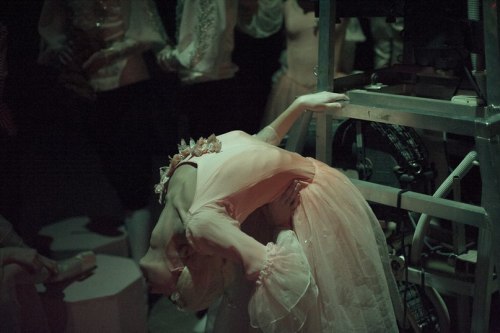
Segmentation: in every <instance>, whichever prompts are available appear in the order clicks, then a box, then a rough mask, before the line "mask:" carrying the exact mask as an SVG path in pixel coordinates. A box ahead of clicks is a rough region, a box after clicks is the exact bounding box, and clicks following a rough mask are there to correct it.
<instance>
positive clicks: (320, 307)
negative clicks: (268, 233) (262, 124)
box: [184, 131, 398, 333]
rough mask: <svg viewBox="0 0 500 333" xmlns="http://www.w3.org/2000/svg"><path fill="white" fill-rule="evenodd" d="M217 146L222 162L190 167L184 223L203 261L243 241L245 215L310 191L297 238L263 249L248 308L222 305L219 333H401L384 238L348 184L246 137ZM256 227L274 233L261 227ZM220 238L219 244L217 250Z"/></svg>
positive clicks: (214, 159)
mask: <svg viewBox="0 0 500 333" xmlns="http://www.w3.org/2000/svg"><path fill="white" fill-rule="evenodd" d="M217 138H218V139H219V140H220V141H221V142H222V150H221V151H220V152H219V153H213V154H206V155H203V156H200V157H193V158H191V159H190V160H189V163H193V164H195V165H196V166H197V169H198V171H197V175H198V176H197V185H196V193H195V197H194V201H193V204H192V206H191V208H190V209H189V212H188V218H187V220H186V221H184V224H185V228H186V234H187V237H188V240H189V241H190V242H191V244H192V245H193V247H194V248H195V250H196V251H198V253H199V254H201V255H217V253H216V252H215V251H216V250H214V249H216V248H220V246H224V244H223V243H224V242H225V241H226V240H227V239H231V240H232V241H235V240H237V239H238V237H243V236H244V235H246V234H244V233H243V231H242V230H243V229H244V227H245V223H247V221H248V220H249V216H250V215H252V213H254V212H256V211H258V209H259V207H262V206H263V205H265V204H267V203H269V202H271V201H273V200H274V199H276V198H277V197H278V196H279V195H280V194H281V193H282V192H283V191H284V190H285V189H286V188H287V187H288V185H289V184H290V182H291V181H293V180H294V179H302V180H305V181H308V182H309V185H308V186H307V187H306V188H304V189H302V190H301V192H300V195H301V203H300V205H299V207H298V208H297V209H296V212H295V213H294V216H293V226H294V230H293V231H292V230H289V231H282V232H281V233H279V235H278V237H277V240H275V242H269V243H267V245H266V251H267V256H266V259H265V261H264V262H263V263H262V270H261V271H260V274H259V277H258V280H257V281H256V282H252V283H251V284H250V285H249V288H247V291H248V295H247V296H244V297H247V298H245V301H243V302H242V301H241V299H239V301H238V302H239V305H240V307H239V308H238V306H236V305H235V302H233V304H231V302H229V301H228V302H224V301H223V302H222V305H221V307H226V308H225V309H224V308H222V309H220V310H219V311H218V313H219V315H218V318H217V320H216V321H217V322H218V327H219V328H218V330H216V331H228V332H229V331H231V332H234V329H235V328H234V327H235V326H234V325H236V326H238V325H239V326H240V329H242V330H241V332H243V331H248V329H249V328H250V327H253V328H250V330H253V329H256V330H257V331H259V330H260V331H263V332H286V333H289V332H311V333H318V332H342V333H346V332H384V333H386V332H398V328H397V324H396V319H395V314H394V310H393V303H392V302H393V301H394V302H397V299H398V296H397V290H396V284H395V281H394V279H393V277H392V274H391V272H390V267H389V264H388V256H387V248H386V245H385V238H384V235H383V233H382V230H381V229H380V226H379V223H378V221H377V219H376V217H375V216H374V214H373V213H372V211H371V209H370V208H369V206H368V204H367V203H366V201H365V200H364V199H363V197H362V196H361V194H360V193H359V192H358V190H357V189H356V188H355V187H354V186H353V185H352V184H351V182H350V181H349V180H348V179H347V178H346V177H345V176H344V175H343V174H342V173H340V172H339V171H337V170H335V169H333V168H331V167H329V166H327V165H325V164H323V163H322V162H319V161H317V160H315V159H312V158H305V157H302V156H300V155H299V154H296V153H293V152H289V151H286V150H283V149H280V148H278V147H276V146H273V145H270V144H267V143H265V142H262V141H260V140H258V139H257V138H255V137H253V136H251V135H248V134H246V133H244V132H241V131H234V132H229V133H226V134H223V135H220V136H218V137H217ZM254 220H255V219H254ZM258 223H259V221H258V218H257V226H258ZM260 223H261V224H262V228H263V229H265V228H268V227H269V226H268V222H267V221H266V220H265V219H262V220H260ZM257 229H258V228H257ZM254 230H255V229H254ZM246 232H247V234H248V235H250V236H252V235H253V233H254V232H255V233H258V232H256V231H246ZM217 233H219V235H217ZM218 236H220V237H218ZM207 239H210V241H207ZM214 239H220V244H217V246H214V244H213V242H214ZM243 279H244V278H243ZM243 284H244V283H243ZM242 293H244V291H242ZM226 296H227V295H226ZM231 297H234V291H233V294H232V296H231ZM244 297H243V298H244ZM231 323H232V324H231ZM235 323H236V324H235ZM221 325H222V326H221ZM224 325H226V329H224ZM231 325H233V326H231ZM216 326H217V325H216ZM221 327H223V328H221ZM229 327H232V328H229Z"/></svg>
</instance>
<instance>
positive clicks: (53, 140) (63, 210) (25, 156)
mask: <svg viewBox="0 0 500 333" xmlns="http://www.w3.org/2000/svg"><path fill="white" fill-rule="evenodd" d="M21 155H22V159H21V161H22V177H21V179H20V182H21V184H20V187H21V188H22V189H26V191H24V193H23V201H22V203H23V205H22V207H21V210H20V212H21V215H20V221H21V224H22V225H24V226H25V228H29V227H30V226H35V227H36V226H43V225H46V224H50V223H53V222H56V221H59V220H61V219H64V218H67V217H72V216H80V215H90V214H102V213H108V214H119V212H120V205H119V203H118V200H117V198H116V195H115V193H114V191H113V189H112V188H111V186H110V185H109V184H108V182H107V181H106V179H105V178H104V176H103V174H102V172H101V169H100V165H99V161H98V159H97V157H96V155H95V153H94V152H93V149H92V148H91V147H90V145H89V144H88V142H86V141H85V140H84V139H82V136H81V135H80V134H79V133H78V132H74V131H67V130H66V133H64V135H62V134H61V133H58V132H57V131H53V132H52V133H51V134H50V135H48V136H47V137H41V138H39V139H38V140H37V141H36V142H33V143H32V145H31V146H30V147H28V149H25V150H23V151H22V153H21ZM166 161H167V156H166V155H165V156H163V155H160V154H159V155H158V156H157V158H156V160H155V165H156V166H161V165H163V164H165V163H166ZM155 199H156V198H152V202H151V207H152V211H153V219H154V220H155V219H156V218H157V216H158V215H159V209H160V207H159V205H158V204H156V201H155ZM499 308H500V302H499V297H498V295H496V296H495V297H494V300H493V304H492V316H491V317H492V328H491V330H490V332H500V318H498V312H496V311H498V309H499ZM203 323H204V322H203V319H202V320H200V319H199V318H197V317H196V316H195V315H194V314H189V313H184V312H180V311H178V310H177V309H176V308H175V307H174V306H173V305H172V304H171V303H170V302H169V301H168V300H167V299H165V298H159V299H157V300H156V301H155V302H153V304H152V306H151V309H150V315H149V322H148V324H149V330H150V332H151V333H160V332H162V333H163V332H169V333H197V332H203V329H202V327H203Z"/></svg>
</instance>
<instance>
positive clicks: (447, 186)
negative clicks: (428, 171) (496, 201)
mask: <svg viewBox="0 0 500 333" xmlns="http://www.w3.org/2000/svg"><path fill="white" fill-rule="evenodd" d="M476 158H477V153H476V152H475V151H471V152H469V153H468V154H467V155H466V156H465V157H464V159H463V160H462V161H461V162H460V164H459V165H458V166H457V167H456V168H455V170H453V171H452V172H451V174H450V175H449V176H448V177H447V178H446V179H445V180H444V181H443V183H442V184H441V185H440V186H439V188H438V189H437V190H436V192H435V193H434V194H433V195H432V196H433V197H434V198H444V197H446V196H447V195H448V194H449V193H450V191H451V190H452V188H453V183H454V179H455V177H458V178H460V179H462V178H463V177H464V176H465V175H466V174H467V172H469V170H470V169H471V168H472V167H473V166H474V162H475V161H476ZM430 220H431V216H429V215H427V214H422V215H420V218H419V219H418V222H417V227H416V228H415V233H414V234H413V240H412V247H411V254H410V263H411V264H417V263H420V255H421V254H422V250H423V248H424V238H425V235H426V234H427V232H428V230H429V226H430Z"/></svg>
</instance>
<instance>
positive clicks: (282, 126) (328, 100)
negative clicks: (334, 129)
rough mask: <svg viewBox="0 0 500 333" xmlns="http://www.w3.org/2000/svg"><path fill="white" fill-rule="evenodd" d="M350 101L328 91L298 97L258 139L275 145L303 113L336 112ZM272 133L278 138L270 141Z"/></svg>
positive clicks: (345, 97) (261, 132)
mask: <svg viewBox="0 0 500 333" xmlns="http://www.w3.org/2000/svg"><path fill="white" fill-rule="evenodd" d="M348 101H349V98H348V97H347V96H346V95H344V94H337V93H332V92H328V91H322V92H318V93H313V94H308V95H303V96H300V97H297V98H296V99H295V100H294V101H293V102H292V104H290V106H289V107H288V108H287V109H286V110H285V111H284V112H283V113H282V114H280V115H279V116H278V118H276V119H275V120H274V121H273V122H271V123H270V124H269V125H268V126H267V127H265V128H264V129H263V130H262V131H260V132H259V133H258V134H257V137H258V138H261V139H263V140H264V141H268V142H270V141H271V142H273V143H275V142H276V141H277V143H279V142H280V141H281V139H282V138H283V137H284V136H285V134H286V133H287V132H288V131H289V130H290V128H291V127H292V125H293V124H294V123H295V122H296V121H297V119H298V118H299V117H300V115H301V114H302V113H303V112H305V111H312V112H324V111H327V110H334V109H338V108H341V107H343V106H344V104H345V103H347V102H348ZM269 128H271V129H269ZM272 131H274V134H275V135H276V138H274V140H268V139H267V138H269V135H270V133H271V132H272Z"/></svg>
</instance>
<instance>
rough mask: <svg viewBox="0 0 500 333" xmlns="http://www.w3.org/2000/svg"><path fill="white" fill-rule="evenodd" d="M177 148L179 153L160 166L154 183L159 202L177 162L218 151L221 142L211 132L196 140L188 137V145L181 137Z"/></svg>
mask: <svg viewBox="0 0 500 333" xmlns="http://www.w3.org/2000/svg"><path fill="white" fill-rule="evenodd" d="M177 148H178V149H179V153H177V154H175V155H174V156H173V157H171V156H169V159H170V165H169V166H165V167H161V168H160V182H159V183H158V184H156V185H155V193H158V194H159V195H160V199H159V202H160V203H163V195H164V194H165V193H166V192H167V187H166V185H167V183H168V180H169V179H170V177H171V176H172V174H173V173H174V171H175V169H176V168H177V167H178V166H179V163H181V162H182V161H184V160H187V159H190V158H191V157H193V156H195V157H196V156H201V155H204V154H210V153H218V152H220V150H221V148H222V143H221V142H220V141H219V140H218V139H217V137H216V136H215V134H212V135H210V136H209V137H208V139H205V138H199V139H198V141H194V140H193V139H190V140H189V145H188V144H186V141H184V139H182V140H181V143H180V144H179V145H177Z"/></svg>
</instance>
